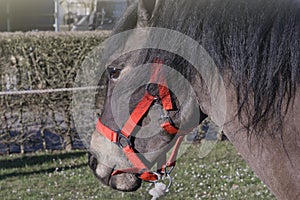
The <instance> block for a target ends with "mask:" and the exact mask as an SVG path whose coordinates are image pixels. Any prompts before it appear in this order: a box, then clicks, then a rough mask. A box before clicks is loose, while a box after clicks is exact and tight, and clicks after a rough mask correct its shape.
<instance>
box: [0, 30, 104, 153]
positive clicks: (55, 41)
mask: <svg viewBox="0 0 300 200" xmlns="http://www.w3.org/2000/svg"><path fill="white" fill-rule="evenodd" d="M108 35H109V32H87V33H86V32H85V33H78V32H76V33H60V34H55V33H47V32H41V33H15V34H0V154H1V153H14V152H18V153H19V152H21V153H26V152H32V151H37V150H55V149H59V150H70V149H74V148H84V146H83V145H82V143H81V141H80V138H79V136H78V133H77V132H76V129H75V126H74V123H73V119H72V113H71V102H72V95H73V92H74V91H86V90H95V89H97V88H98V86H89V87H80V88H76V87H74V81H75V78H76V75H77V71H78V70H79V68H80V67H81V63H82V62H83V60H84V59H85V58H86V57H87V55H88V54H89V52H91V51H92V50H93V49H94V48H95V47H97V46H98V45H99V44H101V42H102V41H103V40H104V39H106V38H107V37H108ZM98 89H99V88H98ZM99 91H100V93H101V91H104V90H103V88H102V89H101V88H100V90H99Z"/></svg>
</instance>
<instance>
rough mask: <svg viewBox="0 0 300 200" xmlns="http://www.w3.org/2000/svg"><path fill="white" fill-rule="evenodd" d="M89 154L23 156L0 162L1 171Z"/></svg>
mask: <svg viewBox="0 0 300 200" xmlns="http://www.w3.org/2000/svg"><path fill="white" fill-rule="evenodd" d="M86 153H87V152H84V151H83V152H70V153H61V154H45V155H33V156H27V155H26V156H23V157H18V158H8V159H3V160H2V159H1V160H0V163H1V165H0V169H11V168H23V167H25V166H27V167H28V166H33V165H40V164H43V163H45V162H52V161H53V159H55V160H57V159H61V160H64V159H69V158H76V157H81V156H83V155H85V154H86Z"/></svg>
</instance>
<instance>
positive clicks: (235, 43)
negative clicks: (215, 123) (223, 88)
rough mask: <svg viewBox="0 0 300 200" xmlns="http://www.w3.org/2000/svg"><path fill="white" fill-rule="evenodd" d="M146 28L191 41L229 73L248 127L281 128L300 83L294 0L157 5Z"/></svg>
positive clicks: (299, 17)
mask: <svg viewBox="0 0 300 200" xmlns="http://www.w3.org/2000/svg"><path fill="white" fill-rule="evenodd" d="M148 26H154V27H164V28H169V29H173V30H177V31H180V32H182V33H184V34H186V35H188V36H190V37H192V38H193V39H195V40H196V41H198V42H199V43H200V44H201V45H202V46H203V47H204V48H205V49H206V51H207V52H208V53H209V54H210V55H211V57H212V58H213V59H214V61H215V63H216V65H217V66H218V68H219V70H220V72H221V73H223V72H224V71H225V70H227V69H229V70H231V71H232V73H231V74H232V78H231V81H232V83H233V84H234V85H235V86H236V88H237V89H236V94H237V97H238V102H237V103H238V106H239V117H240V119H241V118H242V115H241V113H245V112H246V113H247V114H248V116H250V117H249V118H247V119H242V120H246V122H247V123H246V124H245V126H246V127H247V128H248V127H249V126H253V127H254V130H255V132H257V133H258V132H259V131H260V130H262V129H261V128H262V127H264V128H265V126H266V125H267V124H268V125H276V128H280V127H281V125H282V122H283V119H284V116H285V114H286V112H287V109H288V108H289V106H290V105H291V103H292V100H293V97H294V96H295V92H296V88H297V84H298V83H299V80H300V76H299V75H300V63H299V62H300V53H299V50H300V1H299V0H159V1H158V6H157V10H156V11H155V13H154V16H153V18H152V19H150V21H149V22H148ZM249 94H251V95H252V96H253V97H254V109H253V108H252V109H248V108H250V107H249V106H248V105H250V104H253V102H252V103H251V102H250V99H249V98H248V97H249ZM261 134H262V133H261Z"/></svg>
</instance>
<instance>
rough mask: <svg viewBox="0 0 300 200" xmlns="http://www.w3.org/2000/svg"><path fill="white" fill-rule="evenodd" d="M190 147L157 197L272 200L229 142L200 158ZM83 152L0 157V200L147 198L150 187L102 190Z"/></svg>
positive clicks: (195, 146)
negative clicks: (163, 192)
mask: <svg viewBox="0 0 300 200" xmlns="http://www.w3.org/2000/svg"><path fill="white" fill-rule="evenodd" d="M198 154H199V145H192V146H191V147H190V148H189V150H188V151H186V153H185V155H184V156H181V157H180V159H179V160H178V162H177V166H176V167H175V169H174V171H173V173H172V175H173V177H174V179H175V181H174V184H173V186H172V188H171V191H170V193H168V194H167V195H166V196H165V197H163V198H162V199H164V200H171V199H172V200H174V199H217V200H222V199H230V200H232V199H251V200H252V199H264V200H266V199H275V198H274V197H273V196H272V195H271V193H270V191H269V190H268V189H267V187H266V186H265V185H264V184H263V183H262V182H261V181H260V180H259V179H258V178H257V177H256V176H255V175H254V173H253V172H252V171H251V170H250V168H249V167H248V166H247V165H246V163H245V162H244V161H243V160H242V158H241V157H240V156H239V155H238V154H237V153H236V151H235V150H234V148H233V147H232V145H231V144H230V143H229V142H220V143H218V144H217V145H216V146H215V148H214V150H213V151H212V152H211V153H210V154H209V155H208V156H207V157H205V158H203V159H200V158H199V157H198ZM86 163H87V153H86V152H85V151H73V152H71V153H52V154H49V153H38V154H33V155H26V156H20V155H11V156H2V157H0V199H1V200H6V199H22V200H23V199H24V200H26V199H54V200H56V199H101V200H102V199H103V200H105V199H125V200H126V199H128V200H129V199H142V198H143V199H151V197H150V195H149V194H148V191H149V189H150V188H151V185H150V184H149V183H144V184H143V185H142V188H141V189H139V190H138V191H137V192H134V193H121V192H117V191H114V190H111V189H110V188H108V187H105V186H102V185H101V184H100V183H99V182H98V181H97V180H96V178H94V176H93V175H92V173H91V171H90V169H89V168H88V166H87V164H86Z"/></svg>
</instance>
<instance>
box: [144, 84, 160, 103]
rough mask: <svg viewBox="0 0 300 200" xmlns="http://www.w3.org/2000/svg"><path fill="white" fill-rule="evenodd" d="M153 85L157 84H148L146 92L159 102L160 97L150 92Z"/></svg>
mask: <svg viewBox="0 0 300 200" xmlns="http://www.w3.org/2000/svg"><path fill="white" fill-rule="evenodd" d="M151 84H157V83H147V84H146V86H145V90H146V92H148V94H150V95H151V96H153V97H154V100H155V101H158V100H159V99H160V98H159V96H158V95H153V94H151V92H150V91H149V87H150V85H151Z"/></svg>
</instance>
